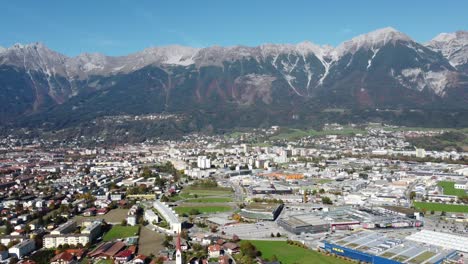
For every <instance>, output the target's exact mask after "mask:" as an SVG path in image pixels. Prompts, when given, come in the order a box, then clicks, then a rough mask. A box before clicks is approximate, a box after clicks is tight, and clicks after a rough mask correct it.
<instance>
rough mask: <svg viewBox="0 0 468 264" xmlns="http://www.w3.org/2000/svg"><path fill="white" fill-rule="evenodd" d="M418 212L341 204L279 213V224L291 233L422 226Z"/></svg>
mask: <svg viewBox="0 0 468 264" xmlns="http://www.w3.org/2000/svg"><path fill="white" fill-rule="evenodd" d="M418 218H419V216H414V218H409V217H404V216H402V215H395V214H392V213H388V211H387V210H386V209H383V208H373V209H369V208H359V209H355V208H351V207H340V208H335V209H333V210H328V209H327V210H322V211H318V210H317V211H314V212H308V213H304V212H301V213H292V214H289V215H287V216H282V217H281V218H280V219H279V220H278V225H280V226H281V227H283V228H284V229H286V230H288V231H289V232H291V233H294V234H297V235H299V234H302V233H321V232H328V231H334V230H354V229H358V228H364V229H380V228H405V227H421V226H423V222H422V221H420V220H419V219H418Z"/></svg>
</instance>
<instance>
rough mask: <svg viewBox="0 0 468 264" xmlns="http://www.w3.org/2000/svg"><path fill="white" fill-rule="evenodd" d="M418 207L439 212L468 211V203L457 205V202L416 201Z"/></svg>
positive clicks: (415, 205) (415, 204)
mask: <svg viewBox="0 0 468 264" xmlns="http://www.w3.org/2000/svg"><path fill="white" fill-rule="evenodd" d="M413 204H414V207H415V208H416V209H419V210H422V209H426V210H427V211H432V210H434V211H438V212H442V211H445V212H453V213H468V205H457V204H441V203H425V202H414V203H413Z"/></svg>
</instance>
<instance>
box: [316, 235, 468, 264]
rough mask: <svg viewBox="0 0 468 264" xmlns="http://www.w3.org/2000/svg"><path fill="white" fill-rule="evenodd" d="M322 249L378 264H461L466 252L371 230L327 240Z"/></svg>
mask: <svg viewBox="0 0 468 264" xmlns="http://www.w3.org/2000/svg"><path fill="white" fill-rule="evenodd" d="M323 248H324V249H325V250H326V251H328V252H330V253H331V254H336V255H340V256H345V257H349V258H352V259H354V260H358V261H363V262H367V263H375V264H399V263H414V264H418V263H421V264H422V263H427V264H440V263H444V262H450V263H459V262H457V261H458V260H459V259H461V258H462V254H463V253H465V252H460V251H457V250H455V249H453V248H450V247H441V246H436V245H433V244H431V243H429V241H424V242H416V241H415V240H409V239H405V238H389V237H387V236H385V235H384V234H381V233H377V232H374V231H369V230H363V231H359V232H357V233H354V234H347V235H344V236H342V237H338V238H335V239H333V240H330V241H324V245H323Z"/></svg>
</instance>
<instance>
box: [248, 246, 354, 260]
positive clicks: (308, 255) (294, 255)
mask: <svg viewBox="0 0 468 264" xmlns="http://www.w3.org/2000/svg"><path fill="white" fill-rule="evenodd" d="M250 242H251V243H252V244H253V245H254V246H255V247H256V248H257V249H258V250H259V251H261V252H262V257H263V258H267V259H271V257H272V256H273V255H276V257H277V258H278V260H279V261H281V263H282V264H293V263H297V264H309V263H320V264H345V263H346V264H349V263H350V262H348V261H345V260H342V259H338V258H335V257H331V256H325V255H323V254H321V253H319V252H316V251H313V250H310V249H305V248H300V247H298V246H293V245H289V244H288V243H287V242H286V241H263V240H251V241H250Z"/></svg>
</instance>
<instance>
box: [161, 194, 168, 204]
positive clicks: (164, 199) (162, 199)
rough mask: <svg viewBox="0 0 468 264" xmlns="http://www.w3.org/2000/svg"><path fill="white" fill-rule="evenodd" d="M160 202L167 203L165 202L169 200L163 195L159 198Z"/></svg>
mask: <svg viewBox="0 0 468 264" xmlns="http://www.w3.org/2000/svg"><path fill="white" fill-rule="evenodd" d="M161 202H164V203H167V202H169V198H167V197H166V195H164V194H163V195H162V196H161Z"/></svg>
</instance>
